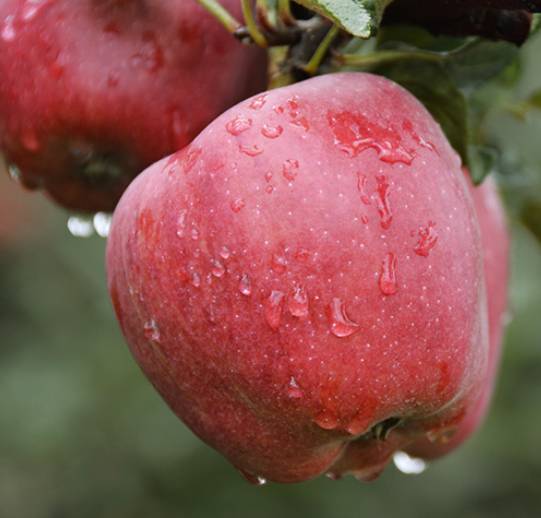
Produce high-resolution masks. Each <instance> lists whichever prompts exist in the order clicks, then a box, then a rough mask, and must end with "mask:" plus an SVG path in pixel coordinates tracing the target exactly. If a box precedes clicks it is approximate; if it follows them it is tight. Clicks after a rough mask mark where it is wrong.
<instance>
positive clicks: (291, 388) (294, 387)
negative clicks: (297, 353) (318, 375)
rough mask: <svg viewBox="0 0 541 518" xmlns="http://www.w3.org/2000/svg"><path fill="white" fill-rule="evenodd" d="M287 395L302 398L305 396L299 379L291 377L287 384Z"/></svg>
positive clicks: (292, 397)
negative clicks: (298, 381)
mask: <svg viewBox="0 0 541 518" xmlns="http://www.w3.org/2000/svg"><path fill="white" fill-rule="evenodd" d="M287 395H288V396H289V397H290V398H291V399H300V398H302V397H303V396H304V392H303V391H302V390H301V388H300V387H299V384H298V383H297V380H296V379H295V378H294V377H293V376H291V379H290V380H289V384H288V386H287Z"/></svg>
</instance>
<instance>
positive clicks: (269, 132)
mask: <svg viewBox="0 0 541 518" xmlns="http://www.w3.org/2000/svg"><path fill="white" fill-rule="evenodd" d="M283 132H284V128H282V126H279V125H278V126H269V125H268V124H265V125H264V126H263V128H262V129H261V134H262V135H263V136H264V137H267V138H270V139H275V138H278V137H279V136H280V135H281V134H282V133H283Z"/></svg>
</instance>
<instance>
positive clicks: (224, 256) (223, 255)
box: [220, 245, 231, 261]
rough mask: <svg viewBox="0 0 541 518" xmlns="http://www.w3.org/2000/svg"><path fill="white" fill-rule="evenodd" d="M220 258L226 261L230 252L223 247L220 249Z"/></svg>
mask: <svg viewBox="0 0 541 518" xmlns="http://www.w3.org/2000/svg"><path fill="white" fill-rule="evenodd" d="M220 257H221V258H222V259H224V260H225V261H227V260H228V259H229V258H230V257H231V250H229V248H227V246H225V245H224V246H222V248H220Z"/></svg>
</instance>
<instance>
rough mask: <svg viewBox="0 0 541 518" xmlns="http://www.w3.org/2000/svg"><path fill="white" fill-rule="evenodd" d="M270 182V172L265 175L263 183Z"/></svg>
mask: <svg viewBox="0 0 541 518" xmlns="http://www.w3.org/2000/svg"><path fill="white" fill-rule="evenodd" d="M271 180H272V173H271V172H270V171H268V172H266V173H265V181H266V182H267V183H269V182H270V181H271Z"/></svg>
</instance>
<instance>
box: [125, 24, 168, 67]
mask: <svg viewBox="0 0 541 518" xmlns="http://www.w3.org/2000/svg"><path fill="white" fill-rule="evenodd" d="M130 62H131V64H132V66H134V67H136V68H143V69H145V70H146V71H147V72H150V73H155V72H157V71H158V70H159V69H160V68H162V67H163V65H164V57H163V50H162V48H161V46H160V44H159V43H158V41H157V39H156V35H155V34H154V33H153V32H152V31H147V32H145V33H143V37H142V46H141V49H140V50H139V52H137V53H135V54H133V55H132V57H131V59H130Z"/></svg>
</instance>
